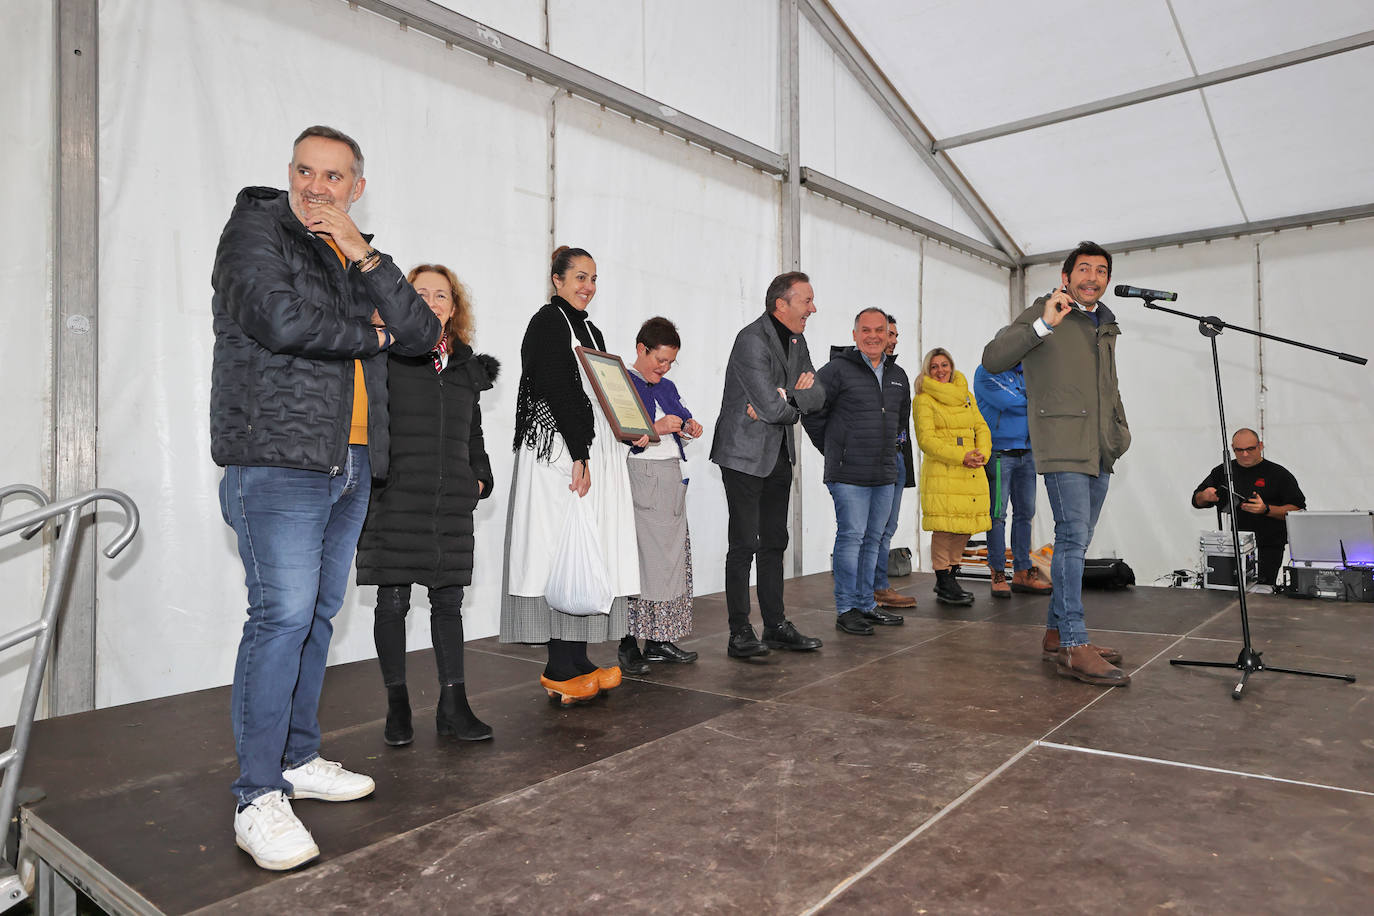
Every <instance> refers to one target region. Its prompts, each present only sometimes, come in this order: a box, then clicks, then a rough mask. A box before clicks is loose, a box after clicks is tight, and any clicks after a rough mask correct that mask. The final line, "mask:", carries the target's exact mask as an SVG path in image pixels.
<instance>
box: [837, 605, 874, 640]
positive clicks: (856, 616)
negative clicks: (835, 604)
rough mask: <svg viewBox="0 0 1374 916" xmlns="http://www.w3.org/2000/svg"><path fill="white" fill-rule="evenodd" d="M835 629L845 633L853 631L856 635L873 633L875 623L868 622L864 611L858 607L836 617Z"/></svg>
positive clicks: (870, 634)
mask: <svg viewBox="0 0 1374 916" xmlns="http://www.w3.org/2000/svg"><path fill="white" fill-rule="evenodd" d="M835 629H837V630H842V631H843V632H845V633H853V634H854V635H855V636H872V635H873V624H871V623H869V622H868V620H867V619H866V618H865V617H864V612H863V611H861V610H859V609H858V608H850V609H849V610H847V611H845V612H844V613H843V614H841V615H840V616H838V617H836V618H835Z"/></svg>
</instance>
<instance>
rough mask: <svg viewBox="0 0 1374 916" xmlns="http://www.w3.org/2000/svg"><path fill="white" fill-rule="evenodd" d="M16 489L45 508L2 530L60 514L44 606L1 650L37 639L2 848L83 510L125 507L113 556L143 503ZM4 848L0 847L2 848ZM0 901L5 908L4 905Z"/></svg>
mask: <svg viewBox="0 0 1374 916" xmlns="http://www.w3.org/2000/svg"><path fill="white" fill-rule="evenodd" d="M16 493H24V494H27V495H29V496H31V497H33V498H34V499H36V500H37V501H38V502H39V503H40V504H42V508H39V509H35V510H34V511H32V512H26V513H24V514H23V515H19V516H16V517H14V518H12V519H8V520H5V521H0V535H6V534H10V533H11V532H14V531H20V532H22V533H21V535H20V536H21V537H24V538H30V537H33V536H34V535H35V534H37V533H38V532H39V531H40V530H42V528H43V525H44V524H45V523H46V522H48V521H50V520H52V519H54V518H57V517H59V516H61V517H62V521H61V522H60V524H59V527H58V532H57V540H56V543H55V544H54V545H53V563H52V570H51V573H50V574H49V576H48V586H47V589H46V591H45V593H44V595H43V611H42V614H41V615H40V616H39V618H38V619H37V620H36V621H34V622H33V623H27V624H24V625H23V626H21V627H19V628H18V629H15V630H12V631H11V632H9V633H7V634H5V635H4V636H0V650H3V649H8V648H9V647H10V646H14V645H17V644H19V643H21V642H23V641H24V640H26V639H32V640H34V646H33V656H32V657H31V658H30V659H29V673H28V678H27V679H26V680H25V681H24V693H23V695H22V696H21V698H20V700H19V714H18V718H17V720H16V721H15V723H14V736H13V738H12V739H11V742H10V747H9V750H7V751H6V752H5V753H4V754H3V755H0V774H2V775H3V779H4V784H3V787H2V788H0V825H2V826H3V829H4V830H5V834H4V836H3V837H0V847H2V846H3V844H4V842H7V841H8V829H9V823H10V819H11V818H12V817H14V808H15V798H16V796H17V795H18V792H19V777H20V774H21V772H22V771H23V768H24V755H25V754H26V753H27V752H28V746H29V735H30V733H31V732H32V731H33V718H34V715H35V713H36V712H37V710H38V694H39V691H40V690H41V688H42V686H43V673H44V671H45V669H46V668H47V665H48V654H49V650H50V649H51V648H52V641H53V636H54V634H55V632H56V624H57V616H58V612H59V611H60V610H61V602H62V595H63V594H64V593H65V591H66V586H67V579H68V578H69V577H70V575H71V569H72V557H73V555H74V554H75V553H76V542H77V538H78V537H80V530H81V528H80V521H81V510H82V509H83V508H84V507H85V506H86V505H87V504H88V503H93V502H95V501H96V500H100V499H108V500H111V501H112V502H116V503H118V504H119V505H120V507H121V508H122V509H123V510H124V528H123V530H122V531H120V532H119V535H118V536H117V537H115V539H114V540H112V541H111V542H110V543H109V545H108V546H107V547H106V548H105V550H104V553H105V556H107V557H109V558H110V559H114V558H115V557H116V556H118V555H119V552H120V551H122V550H123V549H124V548H125V547H127V546H129V542H130V541H132V540H133V539H134V535H135V534H137V533H138V507H137V506H136V505H134V501H133V500H132V499H130V498H129V497H128V495H127V494H125V493H121V492H120V491H119V490H110V489H104V488H100V489H95V490H91V491H89V492H87V493H83V494H81V495H79V496H72V497H70V498H68V499H64V500H60V501H58V502H50V501H49V499H48V496H47V494H46V493H44V492H43V491H42V490H40V489H39V488H38V487H34V486H30V485H28V484H12V485H9V486H5V487H0V504H3V502H4V500H5V497H7V496H12V495H14V494H16ZM3 851H4V850H3V849H0V852H3ZM5 906H6V905H5V904H3V903H0V909H2V908H5Z"/></svg>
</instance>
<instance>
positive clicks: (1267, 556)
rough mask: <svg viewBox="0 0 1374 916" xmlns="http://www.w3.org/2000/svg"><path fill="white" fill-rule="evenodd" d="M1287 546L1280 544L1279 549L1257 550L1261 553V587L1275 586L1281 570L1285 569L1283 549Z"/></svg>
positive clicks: (1261, 548)
mask: <svg viewBox="0 0 1374 916" xmlns="http://www.w3.org/2000/svg"><path fill="white" fill-rule="evenodd" d="M1285 546H1286V545H1284V544H1280V545H1278V546H1277V547H1264V546H1260V547H1259V548H1257V550H1258V553H1259V583H1260V584H1261V585H1273V584H1274V581H1275V580H1276V579H1278V577H1279V570H1280V569H1281V568H1282V567H1283V548H1284V547H1285Z"/></svg>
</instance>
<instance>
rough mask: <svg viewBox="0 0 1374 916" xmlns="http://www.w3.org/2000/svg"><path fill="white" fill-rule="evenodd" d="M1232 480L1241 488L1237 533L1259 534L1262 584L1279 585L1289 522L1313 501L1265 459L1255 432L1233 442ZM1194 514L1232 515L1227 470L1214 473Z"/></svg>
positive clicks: (1197, 496)
mask: <svg viewBox="0 0 1374 916" xmlns="http://www.w3.org/2000/svg"><path fill="white" fill-rule="evenodd" d="M1231 451H1232V453H1234V454H1235V458H1234V459H1233V460H1232V461H1231V478H1232V480H1233V481H1234V483H1235V488H1236V493H1235V497H1234V502H1235V504H1236V505H1237V506H1239V507H1240V513H1239V514H1238V515H1237V516H1236V530H1238V531H1253V532H1254V533H1255V546H1256V547H1257V548H1258V550H1259V581H1260V582H1262V583H1264V584H1265V585H1273V584H1274V580H1275V579H1277V578H1278V574H1279V567H1280V566H1281V565H1283V548H1284V547H1285V546H1286V545H1287V544H1288V525H1287V523H1286V522H1284V516H1286V515H1287V514H1288V513H1289V512H1296V511H1298V510H1300V509H1306V508H1307V497H1305V496H1303V495H1302V489H1301V488H1300V487H1299V486H1298V481H1297V478H1295V477H1294V476H1293V475H1292V474H1291V473H1289V471H1288V469H1287V468H1285V467H1284V466H1283V465H1280V464H1275V463H1274V462H1272V461H1268V460H1266V459H1265V457H1264V443H1263V442H1261V441H1260V438H1259V435H1258V434H1257V433H1256V432H1255V431H1254V430H1253V429H1238V430H1236V434H1235V435H1234V436H1232V437H1231ZM1192 501H1193V508H1195V509H1206V508H1208V507H1209V506H1215V507H1216V509H1217V512H1218V516H1217V522H1218V525H1219V526H1220V521H1221V517H1220V513H1222V512H1226V511H1229V508H1230V504H1231V502H1232V500H1228V499H1226V469H1225V468H1223V467H1222V466H1221V465H1217V466H1216V467H1214V468H1212V473H1210V474H1208V475H1207V479H1206V480H1204V481H1203V482H1202V483H1200V484H1198V486H1197V489H1195V490H1194V491H1193V500H1192Z"/></svg>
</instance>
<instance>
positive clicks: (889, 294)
mask: <svg viewBox="0 0 1374 916" xmlns="http://www.w3.org/2000/svg"><path fill="white" fill-rule="evenodd" d="M802 269H803V270H805V271H806V272H807V273H808V274H809V275H810V276H811V281H812V285H813V286H814V287H815V289H816V314H815V315H813V316H812V317H811V320H810V322H809V323H808V324H807V327H806V341H807V345H808V346H809V347H810V348H811V359H812V361H813V362H814V363H815V365H816V368H818V369H819V368H820V367H821V366H824V365H825V364H826V362H828V361H829V358H830V347H831V345H832V344H841V345H844V346H852V345H853V343H854V338H853V329H854V316H855V314H857V313H858V311H859V310H860V309H863V308H869V307H873V308H880V309H883V310H884V311H886V312H890V313H891V314H893V315H895V316H896V318H897V327H898V330H899V332H901V334H903V335H905V336H902V337H900V338H899V340H898V358H899V361H900V362H901V364H902V367H903V368H904V369H906V370H907V372H908V374H911V373H913V372H914V371H915V369H914V367H915V366H916V365H917V363H918V362H919V361H920V354H919V352H917V350H916V342H917V340H918V338H919V336H920V335H919V333H918V332H919V328H920V308H919V302H918V298H917V296H918V294H919V291H920V280H921V238H920V236H918V235H915V234H914V233H912V232H908V231H906V230H904V229H900V228H898V227H896V226H892V225H889V224H888V223H884V222H882V221H880V220H877V219H874V218H873V217H871V216H868V215H867V214H864V213H859V212H857V211H856V210H854V209H852V208H850V207H844V206H841V205H840V204H837V203H835V202H834V201H831V200H827V199H825V198H822V197H817V196H815V195H807V196H806V197H804V198H803V199H802ZM797 433H798V441H799V442H800V443H801V450H802V486H801V499H802V510H803V532H804V537H803V557H802V564H803V570H804V571H805V572H806V573H814V572H826V571H828V570H829V569H830V568H831V566H830V558H831V554H832V551H833V550H834V546H835V508H834V502H833V500H832V499H831V497H830V492H829V491H828V490H827V489H826V487H825V483H824V480H823V478H824V471H825V457H824V456H823V455H822V454H821V453H820V452H818V451H817V450H816V448H815V447H814V446H813V445H811V442H810V440H809V439H808V438H807V437H806V435H805V433H804V432H803V430H802V428H801V427H800V425H799V426H798V427H797ZM915 492H916V491H915V490H907V491H906V494H905V495H906V496H907V497H908V498H906V499H904V500H903V504H902V512H901V518H900V520H899V522H898V529H897V533H896V534H895V535H893V538H892V546H893V547H910V548H913V552H914V549H915V548H916V546H917V537H916V518H917V516H918V514H919V509H920V507H919V505H917V500H916V499H915V498H914V494H915Z"/></svg>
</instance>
